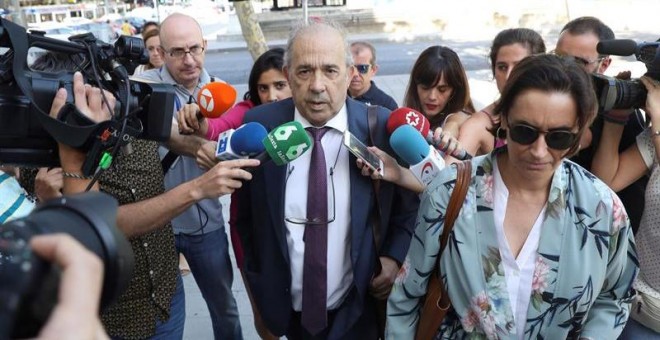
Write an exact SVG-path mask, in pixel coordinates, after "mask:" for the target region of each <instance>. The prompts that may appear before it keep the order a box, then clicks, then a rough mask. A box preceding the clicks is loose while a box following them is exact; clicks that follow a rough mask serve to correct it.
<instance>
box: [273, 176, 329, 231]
mask: <svg viewBox="0 0 660 340" xmlns="http://www.w3.org/2000/svg"><path fill="white" fill-rule="evenodd" d="M294 169H295V167H291V169H290V170H289V171H288V172H287V174H286V180H285V181H284V187H285V188H286V185H287V182H288V181H289V177H291V173H292V172H293V170H294ZM334 173H335V171H334V167H331V168H330V185H331V187H332V218H330V219H328V220H321V219H319V218H312V219H308V218H298V217H284V220H285V221H287V222H289V223H293V224H306V225H324V224H330V223H332V222H334V221H335V215H336V208H335V206H336V204H335V203H336V201H335V180H334V176H333V175H334Z"/></svg>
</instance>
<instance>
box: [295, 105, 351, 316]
mask: <svg viewBox="0 0 660 340" xmlns="http://www.w3.org/2000/svg"><path fill="white" fill-rule="evenodd" d="M294 120H296V121H298V122H300V123H301V124H302V125H303V127H305V128H307V127H311V126H312V125H311V124H310V123H309V122H308V121H307V120H306V119H305V118H303V117H302V115H300V112H298V109H296V111H295V117H294ZM325 126H326V127H330V128H331V129H330V130H329V131H328V132H326V133H325V135H324V136H323V138H322V139H321V144H322V145H323V151H324V154H325V164H326V170H327V172H328V181H327V182H328V220H331V219H332V218H333V215H334V218H335V220H334V221H333V222H332V223H329V224H328V256H327V268H328V271H327V288H328V291H327V294H328V297H327V308H328V310H332V309H336V308H338V307H339V306H340V305H341V303H342V302H343V301H344V298H345V296H346V295H347V294H348V290H349V288H350V287H351V285H352V282H353V268H352V265H351V256H350V254H351V233H350V223H351V214H350V202H351V200H350V187H351V186H350V185H351V181H350V173H349V167H350V164H349V158H348V150H347V149H346V147H343V146H342V145H343V142H342V141H343V133H344V131H345V130H346V129H348V116H347V113H346V105H345V104H344V106H343V107H342V109H341V110H340V111H339V113H338V114H337V115H335V116H334V117H333V118H332V119H331V120H330V121H328V123H326V125H325ZM308 134H309V132H308ZM310 136H311V135H310ZM310 138H311V137H310ZM311 157H312V152H311V150H310V151H308V152H306V153H304V154H303V155H302V156H300V157H299V158H297V159H295V160H294V161H292V162H291V163H290V164H289V166H288V170H287V181H286V188H285V197H284V217H285V219H286V218H297V219H304V218H306V216H307V181H308V177H309V163H310V161H311ZM353 166H355V165H353ZM331 169H332V171H333V175H332V177H333V179H331V177H330V171H331ZM333 180H334V191H335V198H334V199H333V197H332V196H333V194H332V190H333V185H332V182H333ZM333 204H334V205H335V207H334V209H333ZM285 223H286V241H287V245H288V247H289V259H290V263H291V299H292V303H293V309H294V310H296V311H301V310H302V288H303V287H302V283H303V259H304V257H305V242H303V235H304V232H305V225H304V224H294V223H289V222H285ZM311 228H314V226H312V227H311Z"/></svg>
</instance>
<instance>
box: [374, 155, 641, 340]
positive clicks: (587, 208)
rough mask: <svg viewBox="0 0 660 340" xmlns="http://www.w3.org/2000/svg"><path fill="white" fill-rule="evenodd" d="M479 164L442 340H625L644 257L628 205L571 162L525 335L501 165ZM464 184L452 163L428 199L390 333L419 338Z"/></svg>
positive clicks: (398, 285) (563, 171)
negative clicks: (510, 284)
mask: <svg viewBox="0 0 660 340" xmlns="http://www.w3.org/2000/svg"><path fill="white" fill-rule="evenodd" d="M503 152H506V148H502V149H497V150H495V151H493V152H492V153H491V154H489V155H484V156H481V157H477V158H474V159H473V160H472V169H473V170H472V172H473V173H472V181H471V183H470V188H469V190H468V194H467V197H466V199H465V202H464V203H463V208H462V209H461V212H460V214H459V216H458V218H457V219H456V222H455V224H454V228H453V230H452V232H451V234H450V237H449V241H448V243H447V248H445V250H444V254H443V256H442V257H441V261H440V268H441V270H440V272H441V278H442V281H443V282H444V284H445V287H446V290H447V292H448V294H449V297H450V299H451V302H452V307H453V310H450V312H449V313H448V314H447V317H445V319H444V320H443V323H442V325H441V327H440V329H439V333H438V335H437V338H438V339H464V338H466V339H520V338H524V339H566V338H576V339H577V338H592V339H616V338H617V337H618V335H619V333H620V332H621V331H622V329H623V326H624V325H625V323H626V321H627V320H628V311H629V308H630V302H631V299H632V296H633V294H634V291H633V290H632V288H631V285H632V282H633V280H634V278H635V276H636V275H637V270H638V261H637V254H636V251H635V242H634V238H633V233H632V229H631V228H630V222H629V221H628V217H627V215H626V212H625V210H624V208H623V205H622V204H621V201H620V200H619V198H618V197H617V196H616V194H615V193H614V192H612V190H610V189H609V188H608V187H607V186H606V185H605V184H604V183H603V182H601V181H600V180H599V179H597V178H596V177H595V176H594V175H592V174H591V173H589V172H588V171H586V170H584V169H583V168H581V167H580V166H578V165H576V164H575V163H573V162H571V161H569V160H564V162H563V163H562V164H561V165H560V166H559V167H558V168H557V170H556V171H555V173H554V175H553V178H552V183H551V187H550V193H549V196H548V202H547V208H546V212H545V216H544V220H543V225H542V230H541V238H540V241H539V247H538V251H537V252H538V256H537V260H536V265H535V271H534V278H533V282H532V296H531V297H530V302H529V308H528V312H527V320H526V321H527V322H526V325H525V328H524V329H525V334H524V335H522V336H520V335H518V334H515V333H516V327H515V324H514V319H513V315H512V312H511V310H512V309H511V305H510V301H509V297H508V293H507V288H506V280H505V276H504V270H503V265H502V261H501V256H500V251H499V248H498V246H497V234H496V230H495V226H494V219H493V190H492V188H493V187H492V186H493V166H492V165H493V162H495V161H496V157H498V154H501V153H503ZM455 181H456V168H455V167H447V168H446V169H445V170H444V171H443V172H442V173H441V174H440V175H439V176H438V177H436V179H435V180H434V181H433V182H432V183H431V184H430V185H429V187H428V188H427V190H426V191H425V192H424V194H423V197H422V203H421V205H420V209H419V214H418V217H417V225H416V227H415V234H414V235H413V237H412V240H411V244H410V249H409V251H408V255H407V256H406V259H405V262H404V264H403V265H402V266H401V270H400V272H399V275H398V277H397V279H396V281H395V284H394V287H393V289H392V293H391V294H390V298H389V301H388V306H387V330H386V338H387V339H397V340H398V339H413V338H414V336H415V331H416V328H417V323H418V320H419V311H420V309H421V306H423V303H422V299H421V298H422V297H423V296H424V294H425V293H426V287H427V284H428V281H429V277H430V275H431V273H432V271H433V267H434V265H435V263H436V261H435V259H436V256H437V254H438V250H439V247H440V246H439V242H438V237H439V235H441V233H442V228H443V223H444V213H445V210H446V206H447V204H448V202H449V197H450V195H451V191H452V190H453V188H454V183H455Z"/></svg>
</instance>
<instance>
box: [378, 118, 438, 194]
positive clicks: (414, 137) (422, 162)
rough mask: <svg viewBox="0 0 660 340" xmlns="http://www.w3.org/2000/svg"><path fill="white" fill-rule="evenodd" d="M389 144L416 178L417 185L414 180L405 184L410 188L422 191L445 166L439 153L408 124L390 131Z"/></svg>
mask: <svg viewBox="0 0 660 340" xmlns="http://www.w3.org/2000/svg"><path fill="white" fill-rule="evenodd" d="M390 146H391V147H392V150H394V152H395V153H396V154H397V155H398V156H399V157H401V159H403V161H404V162H406V163H408V164H409V165H410V173H411V174H412V175H413V176H414V178H415V179H416V180H417V185H415V184H414V182H413V183H409V184H408V185H405V187H406V188H408V189H410V190H413V191H416V192H422V191H423V190H424V188H426V186H427V185H429V183H431V181H432V180H433V179H434V178H435V177H436V176H437V175H438V173H439V172H440V171H441V170H442V169H444V167H445V161H444V160H443V159H442V157H441V156H440V153H439V152H438V151H437V150H436V149H435V148H434V147H433V146H431V145H428V143H427V142H426V141H425V140H424V138H423V137H422V136H421V135H420V134H419V132H418V131H417V130H416V129H415V128H413V127H412V126H410V125H402V126H400V127H398V128H397V129H396V130H395V131H394V132H393V133H392V136H391V137H390ZM402 177H403V176H402ZM407 182H410V181H407ZM400 185H401V186H404V185H403V184H400Z"/></svg>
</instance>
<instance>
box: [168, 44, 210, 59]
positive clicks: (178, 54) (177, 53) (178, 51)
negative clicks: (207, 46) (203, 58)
mask: <svg viewBox="0 0 660 340" xmlns="http://www.w3.org/2000/svg"><path fill="white" fill-rule="evenodd" d="M161 48H162V49H163V51H164V52H165V53H167V54H169V55H170V57H172V58H176V59H181V58H183V57H185V56H186V54H188V53H190V55H191V56H193V57H196V56H199V55H201V54H202V53H204V47H203V46H199V45H195V46H193V47H191V48H190V49H188V50H186V49H185V48H173V49H171V50H169V51H168V50H166V49H165V48H164V47H161Z"/></svg>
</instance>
